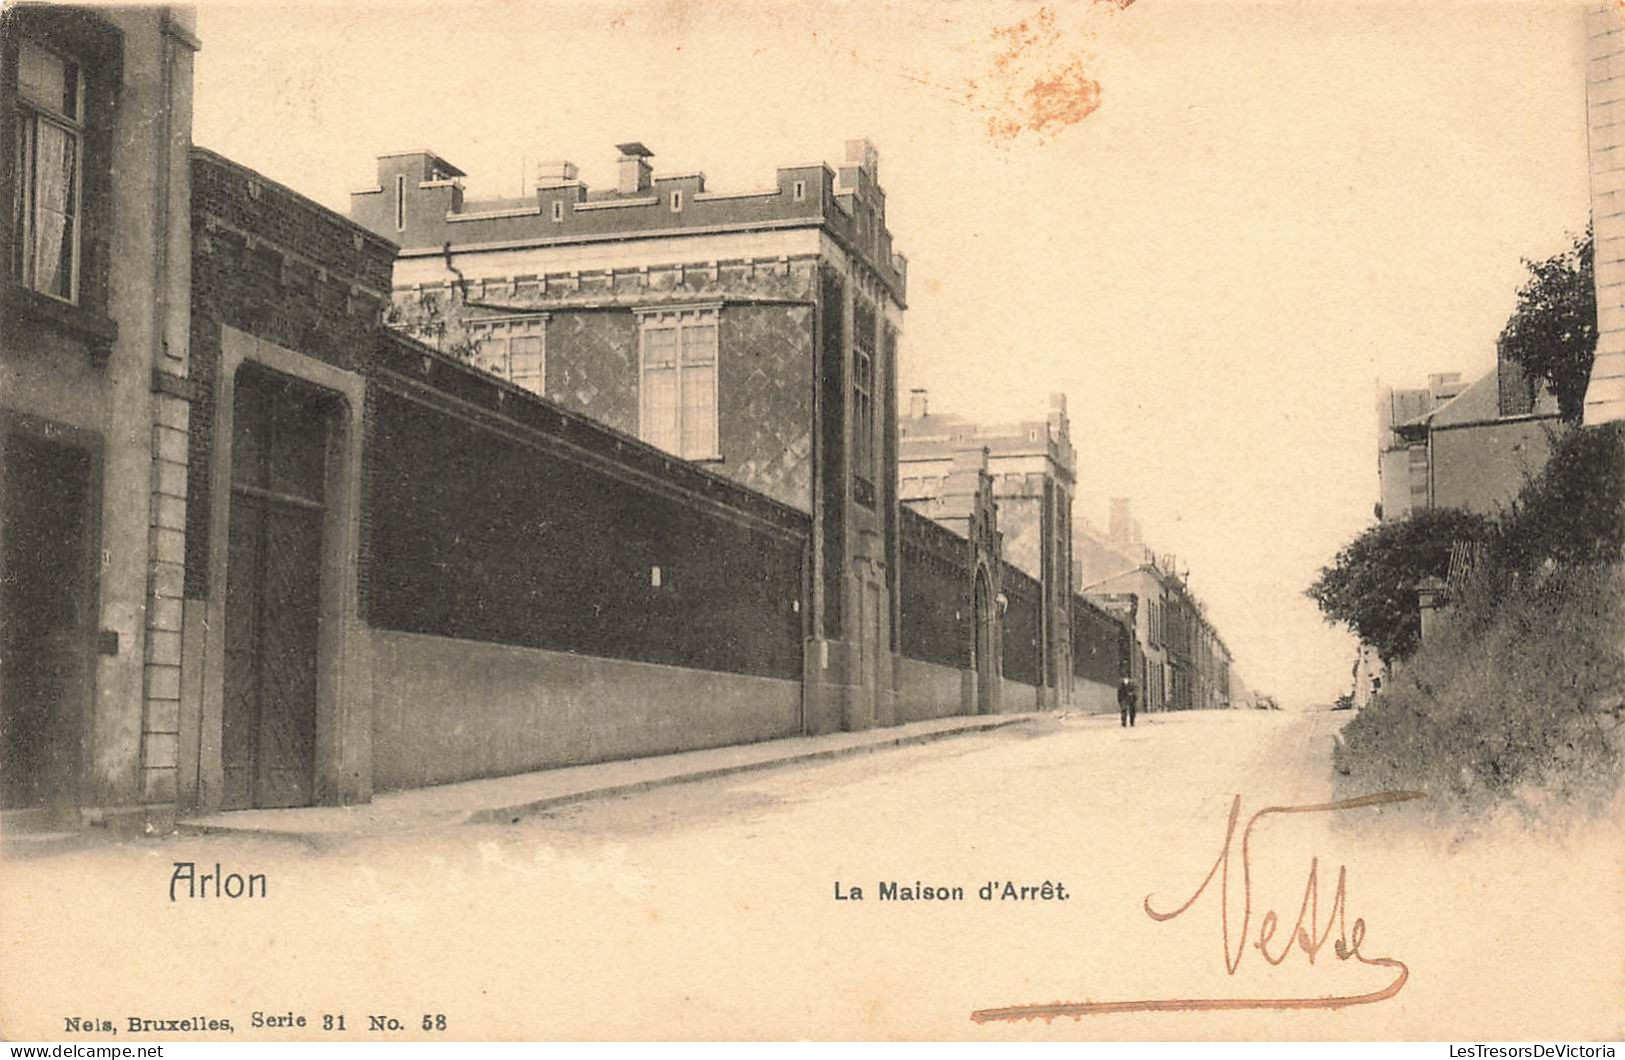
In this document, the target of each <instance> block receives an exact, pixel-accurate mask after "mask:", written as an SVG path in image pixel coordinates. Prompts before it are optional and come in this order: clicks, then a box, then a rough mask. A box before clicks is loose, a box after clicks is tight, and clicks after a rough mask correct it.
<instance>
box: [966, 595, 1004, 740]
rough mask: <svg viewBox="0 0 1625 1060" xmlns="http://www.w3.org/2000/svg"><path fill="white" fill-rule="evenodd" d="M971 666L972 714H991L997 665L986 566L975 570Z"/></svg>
mask: <svg viewBox="0 0 1625 1060" xmlns="http://www.w3.org/2000/svg"><path fill="white" fill-rule="evenodd" d="M972 622H973V624H974V627H975V628H974V630H973V632H972V638H973V639H972V644H971V649H972V652H973V657H972V659H971V666H972V668H973V669H975V671H976V713H978V714H989V713H992V712H993V710H994V707H995V706H996V703H995V700H994V694H993V693H994V687H995V684H996V682H997V680H998V665H997V660H996V659H995V658H994V637H993V587H992V586H991V585H989V584H988V579H987V569H986V568H979V569H978V570H977V572H976V588H975V610H974V615H973V618H972Z"/></svg>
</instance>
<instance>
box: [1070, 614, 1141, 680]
mask: <svg viewBox="0 0 1625 1060" xmlns="http://www.w3.org/2000/svg"><path fill="white" fill-rule="evenodd" d="M1129 644H1130V641H1129V633H1128V627H1126V626H1124V625H1123V624H1122V623H1121V622H1119V621H1117V619H1115V618H1113V617H1111V616H1110V615H1108V614H1106V613H1105V612H1104V611H1102V610H1101V609H1100V608H1098V607H1096V606H1094V605H1093V604H1091V603H1089V602H1088V601H1087V600H1085V599H1084V598H1083V597H1081V596H1075V597H1074V598H1073V601H1072V672H1073V673H1074V674H1076V675H1077V676H1078V677H1081V678H1083V679H1085V680H1088V681H1096V682H1099V683H1101V684H1116V683H1117V681H1118V679H1120V678H1123V677H1128V676H1132V674H1133V670H1132V664H1133V660H1132V659H1131V658H1130V657H1129Z"/></svg>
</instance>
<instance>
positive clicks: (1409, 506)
mask: <svg viewBox="0 0 1625 1060" xmlns="http://www.w3.org/2000/svg"><path fill="white" fill-rule="evenodd" d="M1466 387H1467V384H1466V383H1464V382H1463V381H1462V378H1461V373H1460V372H1441V373H1437V374H1435V375H1430V376H1428V382H1427V386H1425V387H1402V388H1395V387H1380V388H1379V389H1378V391H1377V481H1378V493H1379V500H1380V504H1381V508H1380V511H1381V513H1382V514H1381V516H1380V518H1383V519H1400V518H1403V517H1404V516H1406V515H1408V514H1410V513H1411V512H1412V511H1415V510H1416V509H1418V508H1425V507H1427V497H1428V454H1427V445H1426V443H1425V442H1414V441H1411V440H1408V439H1407V438H1406V437H1405V436H1403V435H1402V434H1400V432H1399V430H1398V428H1399V427H1400V426H1401V425H1403V424H1407V423H1411V422H1413V421H1415V420H1417V419H1419V418H1421V417H1423V416H1426V415H1427V414H1428V413H1430V412H1432V411H1433V410H1434V409H1436V408H1438V407H1439V406H1440V405H1443V404H1444V403H1445V402H1447V401H1449V400H1450V399H1451V398H1453V397H1455V396H1456V395H1457V394H1459V393H1461V392H1462V391H1463V390H1465V389H1466Z"/></svg>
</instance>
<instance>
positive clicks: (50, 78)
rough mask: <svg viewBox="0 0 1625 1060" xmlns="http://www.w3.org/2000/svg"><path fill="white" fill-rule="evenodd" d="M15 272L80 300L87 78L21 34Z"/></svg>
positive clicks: (30, 283)
mask: <svg viewBox="0 0 1625 1060" xmlns="http://www.w3.org/2000/svg"><path fill="white" fill-rule="evenodd" d="M16 128H17V133H16V143H15V144H14V145H13V159H14V164H15V166H16V169H15V173H16V183H15V185H14V192H13V195H12V224H13V231H15V232H16V233H17V239H16V241H15V242H14V244H13V250H12V274H13V275H14V276H16V277H17V279H18V280H19V282H21V283H22V285H23V286H25V287H29V288H32V289H33V290H36V291H39V292H41V293H42V294H48V295H50V296H51V297H53V298H59V299H61V300H62V301H64V302H77V301H78V300H79V256H80V255H79V245H80V232H79V229H80V201H79V200H80V189H81V181H82V175H81V169H82V160H83V154H84V84H83V80H82V78H81V77H80V71H79V64H78V63H77V62H74V61H73V60H72V59H69V58H67V57H65V56H62V55H58V54H57V53H56V52H53V51H50V50H48V49H46V48H45V47H43V46H41V45H39V44H36V43H35V42H34V41H32V40H28V39H26V38H25V39H23V40H22V41H20V42H19V46H18V56H17V127H16Z"/></svg>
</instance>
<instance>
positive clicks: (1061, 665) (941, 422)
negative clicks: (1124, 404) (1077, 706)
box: [898, 390, 1077, 706]
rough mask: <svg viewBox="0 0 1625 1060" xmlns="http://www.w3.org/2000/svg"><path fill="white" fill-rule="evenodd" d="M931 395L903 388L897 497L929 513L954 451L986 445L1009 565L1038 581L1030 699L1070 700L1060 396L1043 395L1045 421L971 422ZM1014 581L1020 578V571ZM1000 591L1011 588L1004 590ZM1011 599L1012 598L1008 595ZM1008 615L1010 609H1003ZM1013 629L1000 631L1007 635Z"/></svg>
mask: <svg viewBox="0 0 1625 1060" xmlns="http://www.w3.org/2000/svg"><path fill="white" fill-rule="evenodd" d="M928 402H929V395H928V394H927V393H926V391H924V390H915V391H913V392H912V393H911V394H910V395H909V406H908V412H907V415H905V416H904V417H902V419H901V421H900V422H899V424H898V435H899V439H900V445H899V450H898V465H899V466H898V478H899V482H900V483H901V486H900V489H901V495H902V499H903V503H904V504H906V505H909V506H910V507H914V508H916V509H917V510H919V511H921V512H922V513H924V514H927V515H930V514H931V511H932V505H933V504H934V502H935V501H936V498H937V497H938V496H939V495H940V494H941V493H942V491H943V490H944V489H945V488H946V485H947V483H948V481H949V476H950V473H951V472H952V469H953V468H954V466H955V460H956V454H957V453H959V452H961V451H963V450H965V449H971V450H978V451H980V450H985V451H986V453H987V466H988V472H989V474H990V475H991V476H992V479H993V496H994V499H995V501H996V503H997V505H998V525H999V531H1000V533H1001V536H1002V540H1003V557H1004V562H1005V564H1006V565H1007V566H1009V567H1012V568H1014V569H1015V570H1016V571H1018V572H1020V573H1021V574H1023V575H1026V576H1027V577H1028V578H1031V579H1032V580H1033V581H1034V582H1035V583H1036V597H1037V599H1036V601H1035V603H1036V607H1037V612H1038V613H1037V615H1036V616H1034V621H1033V624H1034V626H1035V633H1036V636H1037V639H1038V659H1037V665H1036V667H1035V668H1034V670H1035V672H1034V673H1033V674H1032V677H1031V681H1030V683H1032V684H1033V686H1034V688H1035V690H1036V699H1035V702H1036V703H1038V704H1040V705H1044V706H1055V705H1059V704H1061V703H1066V702H1070V700H1071V692H1072V685H1073V679H1074V667H1073V663H1072V595H1073V594H1072V580H1073V574H1072V498H1073V495H1074V493H1075V492H1076V488H1077V452H1076V450H1074V449H1073V447H1072V439H1071V429H1070V425H1069V423H1068V421H1067V415H1066V396H1065V395H1064V394H1054V395H1052V396H1051V398H1050V408H1049V413H1048V415H1047V416H1046V417H1045V418H1043V419H1034V420H1026V421H1021V422H1018V423H1005V424H978V423H974V422H971V421H969V420H966V419H964V418H963V417H959V416H955V415H951V414H943V413H940V412H932V411H931V410H930V407H929V404H928ZM1011 584H1012V586H1018V585H1020V584H1021V582H1020V579H1016V580H1014V581H1012V583H1011ZM1006 595H1007V596H1010V595H1011V594H1010V593H1008V592H1007V594H1006ZM1012 599H1013V597H1012ZM1006 613H1007V616H1008V615H1009V614H1010V611H1009V610H1008V609H1007V612H1006ZM1010 635H1011V634H1010V633H1009V631H1007V637H1008V636H1010Z"/></svg>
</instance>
